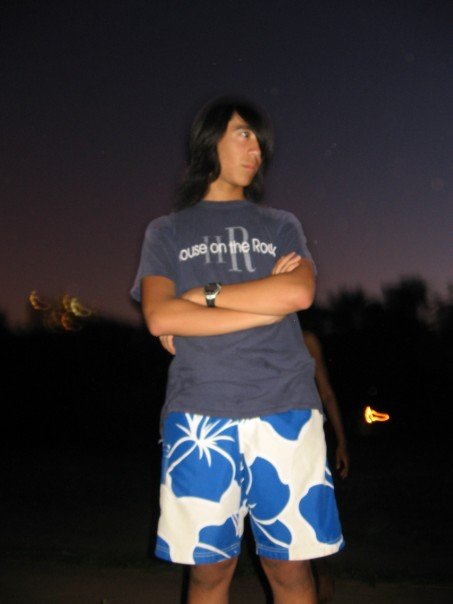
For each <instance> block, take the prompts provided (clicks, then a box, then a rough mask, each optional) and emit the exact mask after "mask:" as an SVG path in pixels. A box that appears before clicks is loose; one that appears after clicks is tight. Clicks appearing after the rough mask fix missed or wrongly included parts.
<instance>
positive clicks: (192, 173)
mask: <svg viewBox="0 0 453 604" xmlns="http://www.w3.org/2000/svg"><path fill="white" fill-rule="evenodd" d="M271 152H272V132H271V128H270V125H269V123H268V121H267V118H266V117H265V115H264V114H263V113H262V112H261V111H260V110H258V109H257V108H256V107H254V106H252V105H251V104H249V103H247V102H243V101H240V100H228V99H220V100H218V101H215V102H213V103H211V104H209V105H208V106H206V107H205V108H204V109H203V110H202V111H201V113H200V114H199V115H198V116H197V118H196V119H195V121H194V123H193V126H192V129H191V134H190V146H189V154H190V157H189V167H188V170H187V173H186V175H185V178H184V181H183V184H182V187H181V189H180V202H179V209H178V211H177V212H174V213H172V214H170V215H168V216H163V217H161V218H158V219H157V220H154V221H152V222H151V223H150V225H149V226H148V228H147V231H146V234H145V240H144V243H143V249H142V255H141V260H140V265H139V269H138V273H137V276H136V280H135V284H134V287H133V289H132V295H133V297H134V298H135V299H137V300H141V303H142V309H143V314H144V318H145V321H146V323H147V325H148V328H149V330H150V332H151V334H153V335H154V336H157V337H159V338H160V339H161V342H162V345H163V346H164V347H165V348H166V349H167V350H169V351H170V352H171V353H172V354H174V355H175V356H174V359H173V360H172V363H171V365H170V369H169V375H168V384H167V394H166V400H165V404H164V407H163V411H162V433H163V460H162V479H161V495H160V504H161V515H160V519H159V526H158V539H157V546H156V555H157V556H159V557H161V558H163V559H166V560H170V561H172V562H179V563H184V564H190V565H192V566H191V573H190V583H189V595H188V598H189V600H188V601H189V603H190V604H195V603H196V604H201V603H215V604H223V603H226V602H227V601H228V590H229V585H230V581H231V578H232V575H233V572H234V569H235V565H236V562H237V557H238V554H239V549H240V539H241V535H242V531H243V523H244V518H245V516H246V515H247V514H249V517H250V521H251V525H252V529H253V533H254V537H255V541H256V546H257V553H258V555H259V556H260V559H261V562H262V565H263V568H264V571H265V573H266V575H267V577H268V579H269V581H270V585H271V588H272V591H273V594H274V601H275V602H276V603H277V604H283V603H284V604H293V603H296V602H297V603H301V602H302V603H305V604H310V603H314V602H316V595H315V590H314V583H313V577H312V575H311V571H310V563H309V560H310V559H312V558H316V557H319V556H325V555H328V554H332V553H334V552H336V551H338V550H339V549H341V547H342V546H343V537H342V535H341V527H340V523H339V519H338V513H337V508H336V503H335V497H334V492H333V484H332V477H331V473H330V471H329V469H328V467H327V464H326V452H325V440H324V434H323V416H322V404H321V401H320V399H319V395H318V392H317V389H316V385H315V381H314V362H313V360H312V359H311V357H310V355H309V354H308V352H307V349H306V347H305V345H304V344H303V340H302V338H301V337H300V327H299V322H298V319H297V315H296V314H295V313H296V312H297V311H298V310H301V309H305V308H308V307H309V306H310V305H311V303H312V301H313V296H314V293H315V273H314V266H313V262H312V259H311V256H310V253H309V251H308V249H307V247H306V241H305V237H304V234H303V231H302V227H301V225H300V223H299V222H298V221H297V219H296V218H295V217H294V216H293V215H292V214H290V213H288V212H284V211H282V210H275V209H271V208H269V207H264V206H261V205H259V204H258V203H257V202H258V201H259V199H260V197H261V193H262V183H263V174H264V170H265V168H266V166H267V164H268V162H269V159H270V156H271Z"/></svg>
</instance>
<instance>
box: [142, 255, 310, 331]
mask: <svg viewBox="0 0 453 604" xmlns="http://www.w3.org/2000/svg"><path fill="white" fill-rule="evenodd" d="M314 290H315V278H314V274H313V268H312V265H311V262H310V261H309V260H307V259H304V258H301V257H300V256H297V255H296V254H295V253H291V254H288V255H286V256H282V257H281V258H280V259H279V260H277V262H276V263H275V265H274V267H273V270H272V273H271V275H269V276H268V277H265V278H263V279H257V280H255V281H247V282H245V283H240V284H234V285H224V286H222V290H221V292H220V294H219V295H218V296H217V300H216V308H208V307H207V306H206V303H205V299H204V294H203V288H202V286H200V287H197V288H194V289H191V290H189V291H188V292H186V293H185V294H183V296H182V297H181V298H177V297H176V293H175V284H174V283H173V281H171V280H170V279H167V278H166V277H160V276H152V277H144V278H143V280H142V309H143V315H144V318H145V321H146V323H147V326H148V329H149V330H150V332H151V333H152V334H153V335H155V336H158V337H162V336H168V335H176V336H211V335H221V334H226V333H232V332H235V331H241V330H243V329H251V328H253V327H261V326H264V325H271V324H273V323H277V322H278V321H281V320H282V318H283V317H284V316H285V315H287V314H289V313H291V312H295V311H297V310H301V309H303V308H308V307H309V306H310V305H311V303H312V301H313V296H314Z"/></svg>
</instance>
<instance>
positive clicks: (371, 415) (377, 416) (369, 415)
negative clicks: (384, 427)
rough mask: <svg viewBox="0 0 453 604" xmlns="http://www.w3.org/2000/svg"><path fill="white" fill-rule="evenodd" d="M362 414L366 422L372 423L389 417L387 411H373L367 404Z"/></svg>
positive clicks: (385, 420) (384, 420) (383, 420)
mask: <svg viewBox="0 0 453 604" xmlns="http://www.w3.org/2000/svg"><path fill="white" fill-rule="evenodd" d="M363 416H364V418H365V421H366V423H367V424H373V423H374V422H387V421H388V420H389V419H390V415H389V414H388V413H379V411H375V410H374V409H372V408H371V407H370V406H369V405H368V406H367V407H365V411H364V412H363Z"/></svg>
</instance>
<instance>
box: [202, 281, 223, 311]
mask: <svg viewBox="0 0 453 604" xmlns="http://www.w3.org/2000/svg"><path fill="white" fill-rule="evenodd" d="M221 289H222V286H221V284H220V283H208V284H207V285H205V286H204V288H203V291H204V297H205V300H206V304H207V306H210V307H211V308H214V306H215V299H216V298H217V296H218V294H219V292H220V290H221Z"/></svg>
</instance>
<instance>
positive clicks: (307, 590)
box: [261, 558, 317, 604]
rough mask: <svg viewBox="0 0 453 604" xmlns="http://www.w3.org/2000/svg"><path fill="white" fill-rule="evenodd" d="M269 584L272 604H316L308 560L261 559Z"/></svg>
mask: <svg viewBox="0 0 453 604" xmlns="http://www.w3.org/2000/svg"><path fill="white" fill-rule="evenodd" d="M261 564H262V565H263V569H264V572H265V573H266V576H267V578H268V580H269V583H270V584H271V588H272V593H273V595H274V604H316V603H317V599H316V589H315V583H314V581H313V575H312V574H311V567H310V562H309V561H308V560H300V561H287V560H273V559H271V558H261Z"/></svg>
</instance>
